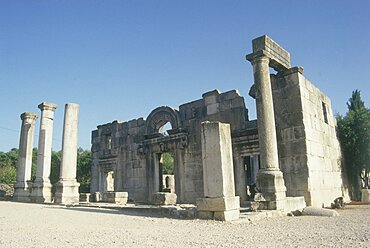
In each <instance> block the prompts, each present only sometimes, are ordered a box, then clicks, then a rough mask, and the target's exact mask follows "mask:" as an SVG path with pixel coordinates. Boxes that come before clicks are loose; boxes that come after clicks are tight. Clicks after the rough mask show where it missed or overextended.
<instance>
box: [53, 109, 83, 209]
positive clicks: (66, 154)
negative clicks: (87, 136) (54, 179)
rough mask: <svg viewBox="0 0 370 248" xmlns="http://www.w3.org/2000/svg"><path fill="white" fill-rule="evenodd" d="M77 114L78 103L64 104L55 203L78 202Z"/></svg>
mask: <svg viewBox="0 0 370 248" xmlns="http://www.w3.org/2000/svg"><path fill="white" fill-rule="evenodd" d="M78 114H79V105H78V104H75V103H68V104H66V106H65V112H64V126H63V141H62V163H61V165H60V180H59V182H58V183H57V185H56V192H55V199H54V202H55V203H60V204H78V203H79V193H78V189H79V186H80V184H79V183H77V181H76V171H77V139H78Z"/></svg>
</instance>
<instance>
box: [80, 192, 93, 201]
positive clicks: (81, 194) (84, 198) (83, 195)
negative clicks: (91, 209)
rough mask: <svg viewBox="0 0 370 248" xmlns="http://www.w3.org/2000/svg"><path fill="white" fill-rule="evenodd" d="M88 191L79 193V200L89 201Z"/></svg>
mask: <svg viewBox="0 0 370 248" xmlns="http://www.w3.org/2000/svg"><path fill="white" fill-rule="evenodd" d="M90 198H91V194H90V193H80V202H90Z"/></svg>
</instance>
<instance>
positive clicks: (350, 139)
mask: <svg viewBox="0 0 370 248" xmlns="http://www.w3.org/2000/svg"><path fill="white" fill-rule="evenodd" d="M347 106H348V112H347V113H346V115H345V116H341V115H337V123H338V135H339V140H340V143H341V147H342V151H343V155H344V160H345V164H346V169H347V174H348V179H349V182H350V184H351V186H352V192H353V198H355V199H358V198H359V195H360V189H361V179H362V180H363V182H362V184H363V185H364V186H365V187H368V173H369V172H370V110H369V109H367V108H366V107H365V103H364V102H363V101H362V100H361V95H360V91H358V90H356V91H353V92H352V97H351V98H350V99H349V101H348V103H347Z"/></svg>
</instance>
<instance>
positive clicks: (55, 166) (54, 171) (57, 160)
mask: <svg viewBox="0 0 370 248" xmlns="http://www.w3.org/2000/svg"><path fill="white" fill-rule="evenodd" d="M61 162H62V152H61V151H58V152H57V151H52V152H51V171H50V182H51V184H53V185H54V184H55V183H57V182H58V181H59V174H60V164H61Z"/></svg>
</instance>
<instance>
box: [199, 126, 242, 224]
mask: <svg viewBox="0 0 370 248" xmlns="http://www.w3.org/2000/svg"><path fill="white" fill-rule="evenodd" d="M201 135H202V161H203V181H204V198H201V199H198V200H197V202H196V204H197V211H198V217H199V218H202V219H215V220H221V221H229V220H236V219H238V218H239V209H240V203H239V197H238V196H235V187H234V167H233V159H232V148H231V132H230V125H229V124H223V123H220V122H203V123H202V124H201Z"/></svg>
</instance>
